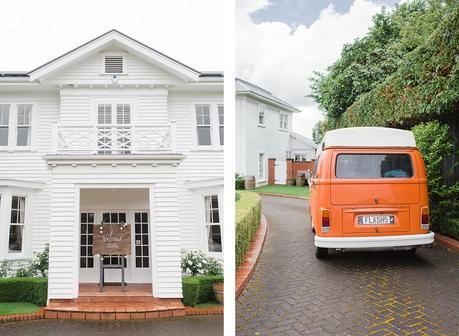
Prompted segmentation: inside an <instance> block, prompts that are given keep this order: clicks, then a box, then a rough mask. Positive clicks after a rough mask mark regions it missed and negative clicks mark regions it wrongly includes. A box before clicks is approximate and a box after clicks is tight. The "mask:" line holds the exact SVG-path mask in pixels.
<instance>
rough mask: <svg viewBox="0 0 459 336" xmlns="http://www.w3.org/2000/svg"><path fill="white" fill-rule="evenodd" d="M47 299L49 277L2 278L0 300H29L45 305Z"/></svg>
mask: <svg viewBox="0 0 459 336" xmlns="http://www.w3.org/2000/svg"><path fill="white" fill-rule="evenodd" d="M47 299H48V279H47V278H4V279H0V302H28V303H33V304H35V305H37V306H40V307H44V306H46V301H47Z"/></svg>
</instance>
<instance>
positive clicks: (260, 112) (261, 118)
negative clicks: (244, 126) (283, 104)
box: [258, 105, 266, 125]
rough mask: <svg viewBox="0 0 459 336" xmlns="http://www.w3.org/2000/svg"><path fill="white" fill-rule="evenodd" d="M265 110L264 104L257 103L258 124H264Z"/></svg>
mask: <svg viewBox="0 0 459 336" xmlns="http://www.w3.org/2000/svg"><path fill="white" fill-rule="evenodd" d="M265 110H266V107H265V106H264V105H258V124H259V125H264V124H265Z"/></svg>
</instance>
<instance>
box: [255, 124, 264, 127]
mask: <svg viewBox="0 0 459 336" xmlns="http://www.w3.org/2000/svg"><path fill="white" fill-rule="evenodd" d="M257 126H258V127H263V128H266V125H265V124H258V125H257Z"/></svg>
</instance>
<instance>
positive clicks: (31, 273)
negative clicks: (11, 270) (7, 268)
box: [16, 264, 37, 278]
mask: <svg viewBox="0 0 459 336" xmlns="http://www.w3.org/2000/svg"><path fill="white" fill-rule="evenodd" d="M35 276H37V272H36V270H34V269H33V268H32V265H31V264H30V265H28V266H24V267H20V268H18V269H17V270H16V278H33V277H35Z"/></svg>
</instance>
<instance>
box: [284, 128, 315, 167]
mask: <svg viewBox="0 0 459 336" xmlns="http://www.w3.org/2000/svg"><path fill="white" fill-rule="evenodd" d="M316 151H317V144H316V143H315V142H314V141H313V140H311V139H309V138H307V137H305V136H304V135H301V134H298V133H295V132H292V133H291V134H290V158H292V159H294V160H295V161H311V160H314V159H315V157H316Z"/></svg>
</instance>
